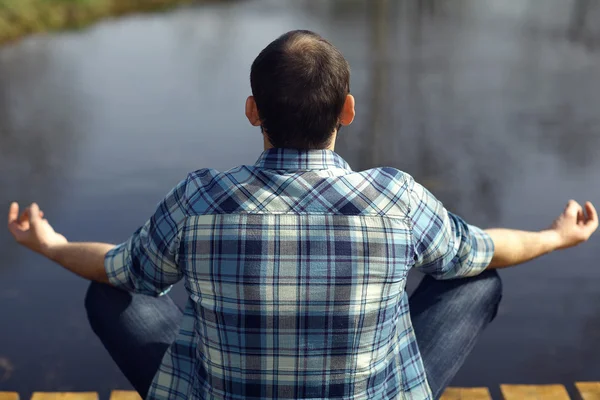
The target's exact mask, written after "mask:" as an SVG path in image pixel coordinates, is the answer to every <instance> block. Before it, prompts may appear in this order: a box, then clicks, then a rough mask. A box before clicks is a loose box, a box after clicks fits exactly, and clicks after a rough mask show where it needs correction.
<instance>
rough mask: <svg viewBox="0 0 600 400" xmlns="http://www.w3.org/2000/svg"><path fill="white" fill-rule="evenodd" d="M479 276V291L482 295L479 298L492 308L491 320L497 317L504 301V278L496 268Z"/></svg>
mask: <svg viewBox="0 0 600 400" xmlns="http://www.w3.org/2000/svg"><path fill="white" fill-rule="evenodd" d="M478 278H479V279H478V282H477V283H478V286H479V287H478V290H477V293H479V295H480V296H481V299H479V300H480V301H481V302H482V303H483V304H486V305H487V306H488V307H489V309H490V310H491V318H490V321H491V320H493V319H494V318H495V317H496V314H497V313H498V308H499V306H500V302H501V301H502V290H503V288H502V279H501V278H500V275H499V274H498V271H495V270H488V271H484V272H483V273H482V274H481V275H480V276H479V277H478Z"/></svg>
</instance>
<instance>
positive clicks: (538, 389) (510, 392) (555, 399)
mask: <svg viewBox="0 0 600 400" xmlns="http://www.w3.org/2000/svg"><path fill="white" fill-rule="evenodd" d="M500 390H502V396H504V398H505V399H506V400H570V397H569V394H568V393H567V389H565V387H564V386H563V385H539V386H538V385H500Z"/></svg>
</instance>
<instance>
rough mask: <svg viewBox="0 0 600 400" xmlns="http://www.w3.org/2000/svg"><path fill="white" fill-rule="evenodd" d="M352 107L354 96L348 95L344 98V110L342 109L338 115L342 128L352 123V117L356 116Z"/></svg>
mask: <svg viewBox="0 0 600 400" xmlns="http://www.w3.org/2000/svg"><path fill="white" fill-rule="evenodd" d="M354 106H355V102H354V96H352V95H351V94H349V95H348V96H346V102H345V103H344V108H342V113H341V114H340V124H342V125H343V126H348V125H350V124H351V123H352V121H354V117H355V116H356V110H355V109H354Z"/></svg>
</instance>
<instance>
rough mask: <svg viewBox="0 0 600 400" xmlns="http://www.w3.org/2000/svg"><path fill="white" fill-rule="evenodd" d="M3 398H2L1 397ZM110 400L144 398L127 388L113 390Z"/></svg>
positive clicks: (136, 399) (138, 399)
mask: <svg viewBox="0 0 600 400" xmlns="http://www.w3.org/2000/svg"><path fill="white" fill-rule="evenodd" d="M0 400H2V399H0ZM110 400H142V398H141V397H140V395H139V394H138V392H134V391H127V390H113V391H112V393H111V394H110Z"/></svg>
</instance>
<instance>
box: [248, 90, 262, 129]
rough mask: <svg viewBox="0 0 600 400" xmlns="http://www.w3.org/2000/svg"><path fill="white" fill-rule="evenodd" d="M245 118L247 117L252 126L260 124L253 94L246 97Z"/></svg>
mask: <svg viewBox="0 0 600 400" xmlns="http://www.w3.org/2000/svg"><path fill="white" fill-rule="evenodd" d="M246 118H248V121H250V123H251V124H252V126H260V124H261V122H260V116H259V115H258V107H256V101H255V100H254V96H250V97H248V99H246Z"/></svg>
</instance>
